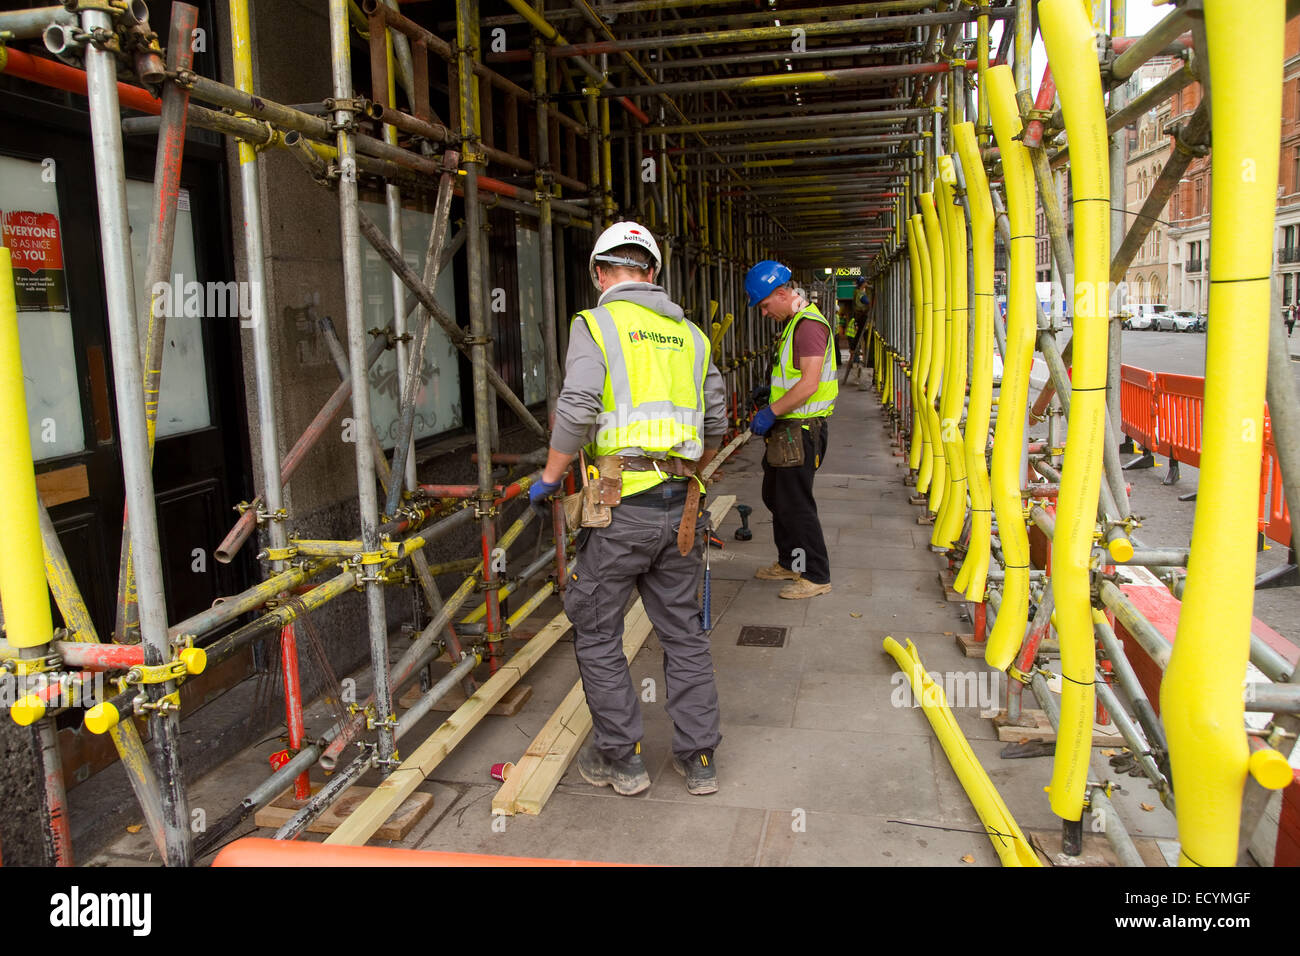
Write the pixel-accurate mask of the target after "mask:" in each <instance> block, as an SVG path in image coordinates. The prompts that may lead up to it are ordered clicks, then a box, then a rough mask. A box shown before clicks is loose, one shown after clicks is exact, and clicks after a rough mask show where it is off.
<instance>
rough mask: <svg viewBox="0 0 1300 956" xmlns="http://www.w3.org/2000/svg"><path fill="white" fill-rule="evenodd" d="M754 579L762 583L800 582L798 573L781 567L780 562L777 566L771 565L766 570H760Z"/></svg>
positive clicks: (756, 572)
mask: <svg viewBox="0 0 1300 956" xmlns="http://www.w3.org/2000/svg"><path fill="white" fill-rule="evenodd" d="M754 577H756V578H758V579H759V580H760V581H798V580H799V574H798V572H795V571H791V570H790V569H789V568H783V567H781V563H780V562H779V561H778V562H776V563H775V564H769V565H768V566H767V567H765V568H759V569H758V570H757V571H755V572H754Z"/></svg>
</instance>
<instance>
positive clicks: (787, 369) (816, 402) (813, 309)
mask: <svg viewBox="0 0 1300 956" xmlns="http://www.w3.org/2000/svg"><path fill="white" fill-rule="evenodd" d="M803 319H811V320H813V321H814V322H820V323H821V324H822V325H824V326H826V329H827V332H828V333H830V334H828V335H827V336H826V357H825V359H824V360H823V361H822V374H821V380H820V381H819V382H818V384H817V391H815V392H813V393H812V396H811V397H810V398H809V399H808V401H807V402H805V403H804V404H803V405H800V406H799V407H798V408H795V409H792V410H791V411H788V412H786V413H785V414H784V415H778V416H777V418H825V417H827V416H828V415H830V413H831V412H833V411H835V396H836V395H838V394H839V393H840V385H839V377H838V375H837V374H836V364H837V363H836V353H837V352H838V351H839V349H838V348H837V347H836V345H835V335H834V330H833V329H831V324H830V323H829V322H827V321H826V317H825V316H824V315H822V314H821V312H819V311H818V310H817V306H815V305H809V306H805V307H804V308H803V309H801V310H800V311H798V312H796V313H795V314H794V317H793V318H791V319H790V321H789V322H787V323H786V324H785V328H784V329H783V330H782V332H781V339H780V342H779V345H778V350H777V356H776V361H774V362H773V363H772V398H771V401H773V402H775V401H776V400H777V399H779V398H780V397H781V396H782V395H784V394H785V393H786V392H788V391H790V389H792V388H794V386H795V383H796V382H798V381H799V379H800V378H801V377H802V374H803V373H801V372H800V371H799V367H798V366H797V365H795V362H794V330H795V326H796V325H798V324H799V322H800V321H802V320H803Z"/></svg>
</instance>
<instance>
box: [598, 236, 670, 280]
mask: <svg viewBox="0 0 1300 956" xmlns="http://www.w3.org/2000/svg"><path fill="white" fill-rule="evenodd" d="M629 245H631V246H640V247H641V248H643V249H645V251H646V252H648V253H650V258H651V259H652V260H654V264H653V265H652V266H651V269H650V278H651V279H652V280H653V279H654V276H655V275H656V274H657V273H658V272H659V266H660V264H661V263H662V262H663V257H662V256H660V255H659V243H657V242H655V237H654V236H653V235H651V233H650V230H649V229H647V228H646V227H645V226H643V225H641V224H640V223H639V222H616V223H614V225H612V226H610V227H609V228H608V229H606V230H605V231H604V232H602V233H601V234H600V238H599V239H597V240H596V245H595V247H594V248H593V249H592V250H591V258H590V259H588V260H587V272H588V273H590V275H591V284H592V285H594V286H595V287H596V288H597V289H599V288H600V283H599V282H597V281H596V263H597V261H599V262H602V263H605V264H607V265H613V266H629V267H631V268H634V269H639V268H641V263H639V262H634V261H632V260H631V259H623V258H620V257H618V256H610V255H606V253H608V252H609V250H611V249H617V248H618V247H619V246H629Z"/></svg>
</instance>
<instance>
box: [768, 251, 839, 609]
mask: <svg viewBox="0 0 1300 956" xmlns="http://www.w3.org/2000/svg"><path fill="white" fill-rule="evenodd" d="M745 293H746V295H747V296H748V297H749V305H750V307H751V308H757V309H758V310H759V311H760V312H761V313H762V314H763V315H764V317H766V318H768V319H772V320H774V321H776V322H778V323H781V325H782V329H781V334H780V337H779V339H778V341H777V347H776V350H775V353H774V355H773V358H772V381H771V396H770V399H769V401H770V402H771V404H770V405H768V406H766V407H765V408H762V409H760V410H759V411H758V413H757V414H755V415H754V420H753V421H752V422H751V423H750V426H749V427H750V430H751V431H752V432H753V433H754V434H755V435H763V436H765V437H766V439H767V453H766V454H765V455H764V456H763V504H765V505H766V506H767V509H768V511H770V512H771V513H772V536H773V538H774V539H775V542H776V552H777V558H776V562H775V563H774V564H771V565H769V566H768V567H765V568H760V569H759V570H758V571H757V572H756V573H755V574H754V576H755V577H756V578H759V579H760V580H763V581H788V582H790V583H789V584H787V585H786V586H785V587H784V588H783V589H782V590H781V592H780V596H781V597H783V598H787V599H790V600H799V599H801V598H810V597H816V596H817V595H819V594H829V593H830V590H831V577H830V573H831V568H830V557H829V555H828V554H827V551H826V538H825V535H823V534H822V526H821V521H820V519H819V518H818V516H817V502H816V501H815V500H814V499H813V478H814V476H815V475H816V473H817V469H818V468H820V467H821V463H822V461H823V460H824V459H825V457H826V446H827V442H828V439H829V424H830V416H831V412H833V411H834V410H835V397H836V395H837V394H838V393H839V382H838V376H837V374H836V367H837V364H838V358H839V356H838V354H837V353H838V352H839V349H838V347H837V345H836V341H835V333H834V330H833V329H832V328H831V323H830V322H829V321H828V320H827V318H826V317H825V316H824V315H822V314H821V312H820V311H819V310H818V309H817V307H816V306H815V305H812V304H810V303H809V302H808V300H807V299H806V298H805V297H804V295H803V293H802V292H801V291H800V290H799V289H798V288H797V287H796V286H795V283H794V281H793V275H792V274H791V272H790V269H789V268H788V267H787V266H785V265H783V264H781V263H780V262H776V261H774V260H770V259H769V260H765V261H763V262H760V263H758V264H757V265H755V266H754V267H753V268H752V269H750V270H749V272H748V273H747V274H746V275H745Z"/></svg>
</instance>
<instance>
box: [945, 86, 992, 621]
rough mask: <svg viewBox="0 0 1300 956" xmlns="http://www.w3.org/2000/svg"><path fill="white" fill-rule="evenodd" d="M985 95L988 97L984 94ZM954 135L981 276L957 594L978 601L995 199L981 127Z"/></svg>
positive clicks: (985, 536) (962, 127)
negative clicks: (966, 534)
mask: <svg viewBox="0 0 1300 956" xmlns="http://www.w3.org/2000/svg"><path fill="white" fill-rule="evenodd" d="M980 96H981V97H983V96H984V93H983V92H982V91H981V93H980ZM953 137H954V139H955V140H956V143H957V152H958V154H959V155H960V156H961V165H962V170H963V171H964V172H965V174H966V196H967V198H968V201H969V202H970V231H971V258H972V259H973V260H974V278H975V288H974V289H973V290H972V291H973V292H974V302H975V309H974V318H973V323H974V335H973V341H974V349H975V351H974V354H972V355H971V375H970V408H969V410H968V411H967V412H966V479H967V487H968V488H969V489H970V511H971V533H970V547H969V548H968V549H967V551H966V560H965V561H963V562H962V566H961V567H962V571H963V572H965V571H966V570H967V569H968V568H969V569H970V573H969V574H967V575H966V578H965V580H964V581H960V580H959V581H958V582H957V583H958V585H959V586H958V587H957V590H958V591H961V592H962V593H963V594H965V595H966V596H967V597H968V598H970V599H971V600H972V601H981V600H983V597H984V585H985V582H986V581H987V579H988V570H989V544H990V542H991V540H992V535H993V498H992V495H991V493H990V490H989V471H988V464H987V462H986V459H985V457H984V450H985V448H986V447H987V445H988V440H989V418H990V417H991V412H992V408H993V309H994V298H993V228H994V227H993V200H992V199H991V198H990V196H989V181H988V177H987V176H986V175H985V174H984V163H983V161H982V160H981V159H980V151H979V141H978V139H977V137H976V135H975V124H974V123H961V124H958V125H957V126H955V127H954V128H953Z"/></svg>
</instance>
